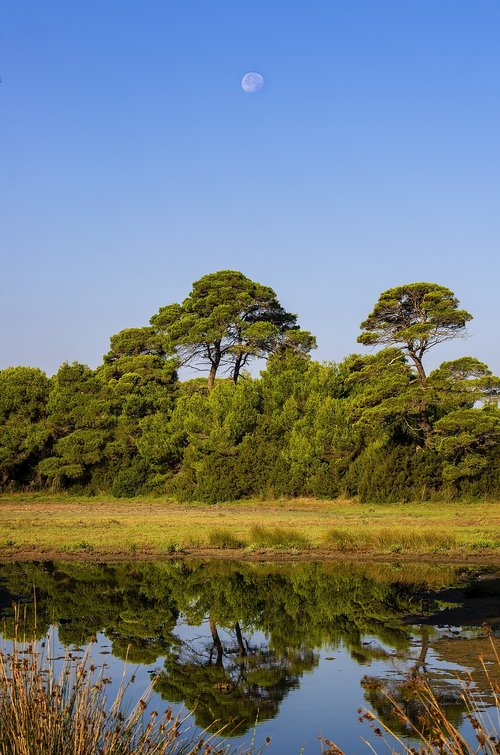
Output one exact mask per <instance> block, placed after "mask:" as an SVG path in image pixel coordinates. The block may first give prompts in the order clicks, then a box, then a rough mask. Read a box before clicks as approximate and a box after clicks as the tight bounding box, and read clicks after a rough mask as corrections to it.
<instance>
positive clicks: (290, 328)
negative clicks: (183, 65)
mask: <svg viewBox="0 0 500 755" xmlns="http://www.w3.org/2000/svg"><path fill="white" fill-rule="evenodd" d="M470 319H471V315H470V314H469V313H468V312H466V311H465V310H462V309H460V308H459V302H458V300H457V298H456V297H455V295H454V294H453V292H451V291H450V290H449V289H447V288H445V287H444V286H440V285H437V284H434V283H412V284H407V285H403V286H399V287H396V288H392V289H390V290H388V291H386V292H384V293H383V294H381V296H380V297H379V299H378V301H377V302H376V304H375V306H374V308H373V310H372V312H371V313H370V314H369V315H368V317H367V318H366V319H365V320H364V322H363V323H361V334H360V336H359V338H358V342H359V343H361V344H364V345H366V346H372V347H381V348H379V350H376V351H374V350H372V351H371V352H370V353H368V354H364V355H361V354H353V355H350V356H348V357H347V358H345V359H344V360H343V361H342V362H340V363H319V362H317V361H314V360H312V359H311V356H310V352H311V351H312V350H313V349H314V347H315V339H314V336H313V335H312V334H311V333H309V332H307V331H304V330H302V329H301V328H300V327H299V326H298V324H297V316H296V315H295V314H292V313H289V312H286V311H285V309H284V308H283V307H282V306H281V304H280V303H279V301H278V299H277V297H276V294H275V292H274V291H273V290H272V289H271V288H269V287H268V286H263V285H261V284H259V283H255V282H254V281H251V280H250V279H248V278H247V277H245V276H244V275H243V274H242V273H240V272H236V271H230V270H223V271H219V272H216V273H211V274H209V275H206V276H204V277H203V278H201V279H200V280H199V281H196V282H195V283H194V284H193V288H192V291H191V292H190V294H189V295H188V297H187V298H186V299H185V300H184V301H183V302H182V303H181V304H171V305H168V306H165V307H162V308H160V310H159V311H158V313H156V314H155V315H153V317H152V318H151V320H150V324H149V325H148V326H147V327H138V328H128V329H125V330H122V331H120V332H119V333H117V334H116V335H114V336H112V338H111V341H110V350H109V352H108V353H107V354H106V355H105V356H104V358H103V362H102V364H101V365H99V366H98V367H97V369H91V368H90V367H88V366H86V365H84V364H80V363H78V362H75V363H73V364H67V363H65V364H63V365H62V366H61V367H60V369H59V370H58V372H57V374H56V375H54V376H53V377H50V378H48V377H47V376H46V375H45V373H44V372H42V371H41V370H39V369H37V368H33V367H10V368H8V369H5V370H2V371H0V487H1V488H2V489H3V490H7V491H15V490H52V491H56V490H69V491H72V492H75V493H82V494H83V493H86V494H99V493H109V492H111V493H112V494H113V495H115V496H117V497H121V496H134V495H139V494H147V493H151V494H168V495H172V496H175V497H176V498H177V499H179V500H185V501H190V500H199V501H207V502H217V501H224V500H236V499H240V498H244V497H250V496H253V497H261V498H275V497H280V496H308V495H313V496H322V497H336V496H339V495H347V496H359V498H360V499H361V500H362V501H373V502H377V501H403V500H414V499H433V498H435V499H436V500H438V499H439V498H442V497H457V496H458V497H460V496H483V497H491V498H495V497H496V498H498V497H499V495H500V454H499V449H500V411H499V408H498V398H499V396H500V379H499V378H497V377H495V376H494V375H492V374H491V371H490V370H489V369H488V367H487V365H485V364H484V363H482V362H481V361H479V360H478V359H475V358H474V357H470V356H465V357H461V358H459V359H455V360H452V361H447V362H443V363H442V364H441V365H440V366H439V367H438V368H437V369H435V370H433V371H431V372H430V373H428V372H427V368H426V357H427V353H428V351H429V350H430V349H431V348H434V347H435V346H439V344H441V343H443V342H444V341H447V340H449V339H451V338H457V337H458V338H459V337H463V335H464V334H465V329H466V325H467V322H468V321H469V320H470ZM258 358H259V359H262V358H264V359H266V360H267V364H266V368H265V369H264V370H263V371H262V372H261V374H260V377H258V378H255V377H251V376H250V374H249V373H248V371H247V369H246V368H247V367H248V365H249V364H250V363H251V361H252V360H254V359H258ZM182 366H189V367H191V368H192V369H194V370H199V371H200V372H204V373H205V377H201V376H200V377H196V378H193V379H190V380H183V381H181V380H179V377H178V370H179V368H180V367H182Z"/></svg>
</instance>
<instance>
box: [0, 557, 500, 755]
mask: <svg viewBox="0 0 500 755" xmlns="http://www.w3.org/2000/svg"><path fill="white" fill-rule="evenodd" d="M16 604H17V605H21V606H22V613H23V615H24V617H25V618H24V621H25V622H26V625H27V627H28V634H29V633H31V634H33V633H35V634H36V636H37V637H39V638H44V637H45V636H46V635H47V633H49V634H51V635H52V642H53V643H54V645H55V648H54V650H53V652H55V653H56V654H57V653H61V652H62V649H61V648H62V646H70V647H71V648H72V649H73V652H75V653H80V654H81V653H83V652H84V649H85V647H86V646H87V645H88V644H89V643H92V644H91V650H90V652H91V655H92V658H93V659H94V660H95V662H96V664H98V665H102V664H107V666H106V674H107V675H108V676H110V677H111V678H112V679H113V684H112V685H110V691H109V696H110V699H111V698H112V697H113V694H114V690H116V688H117V685H118V683H119V681H120V679H121V677H122V673H123V672H124V668H125V672H126V674H128V677H129V678H130V676H132V675H133V678H134V681H133V683H132V684H131V685H130V687H129V691H128V695H129V697H130V700H129V702H130V704H132V703H133V702H135V700H134V699H133V698H134V696H135V698H136V699H139V697H140V695H141V694H142V693H143V691H144V689H145V688H146V687H147V685H148V683H149V681H150V679H151V678H152V677H153V676H157V681H156V684H155V691H154V692H153V696H152V699H151V702H150V706H151V708H154V709H156V710H158V711H160V712H161V711H162V710H164V709H165V708H166V707H169V706H170V707H173V709H174V711H177V710H180V709H182V708H184V709H187V710H190V711H193V713H192V717H191V721H192V723H191V725H192V726H193V725H196V726H198V727H201V728H204V727H207V726H210V725H211V724H212V723H213V721H214V720H215V719H217V720H218V721H219V722H220V723H221V724H227V730H226V731H227V732H228V733H229V734H230V737H231V739H230V741H231V743H232V744H234V745H235V746H240V745H245V744H248V743H249V742H250V741H251V739H252V737H255V741H256V745H259V744H262V743H263V742H264V740H265V738H266V737H267V736H269V737H271V744H270V746H269V748H268V750H267V752H269V753H270V754H271V753H287V754H288V753H289V754H290V755H292V754H293V753H299V752H301V751H302V752H304V753H306V754H307V755H310V754H311V753H319V752H320V751H321V746H320V743H319V742H318V736H320V735H321V736H323V737H326V738H328V739H332V740H333V741H334V742H335V743H336V744H337V745H338V746H339V747H341V748H342V749H343V750H344V751H345V752H346V753H365V752H366V753H367V752H372V751H373V750H370V749H369V746H368V744H367V743H366V742H364V741H363V740H367V741H368V742H371V744H372V746H373V747H374V748H375V751H376V752H377V751H380V752H382V751H385V749H383V748H382V747H381V742H380V740H379V739H377V737H376V735H375V734H374V733H373V732H372V730H371V728H370V726H369V724H368V723H366V722H360V721H359V713H358V712H357V711H358V709H360V708H362V709H365V708H368V709H370V710H372V711H374V712H375V713H376V715H377V716H378V717H379V719H380V720H381V721H382V722H383V723H384V724H386V725H388V726H389V727H390V728H391V729H392V730H393V731H395V732H396V733H397V734H398V736H401V737H402V738H403V740H405V741H410V739H409V733H408V731H407V730H406V728H405V726H404V725H403V724H401V723H400V722H399V721H398V720H397V718H395V717H394V716H393V715H392V712H391V710H390V706H388V704H387V700H386V697H385V696H384V694H383V692H382V689H388V690H389V691H390V693H391V694H392V695H393V697H394V698H396V699H397V700H399V701H401V703H402V704H403V706H405V708H406V709H407V710H408V712H409V715H411V711H412V703H411V701H409V700H408V699H407V694H406V690H407V680H408V678H409V676H411V675H412V674H414V673H415V672H417V671H425V673H426V674H427V676H428V678H429V679H430V680H431V682H432V684H433V686H434V688H435V690H436V691H437V694H438V696H439V698H440V700H441V702H442V704H443V706H444V707H445V708H446V712H447V715H448V717H449V718H450V720H452V721H453V722H454V723H455V724H457V725H459V726H461V727H462V730H463V731H464V733H465V735H466V736H467V737H470V738H471V741H472V740H473V732H472V730H471V728H470V724H469V722H468V721H467V719H466V715H465V713H466V711H465V708H464V704H463V703H462V701H461V698H460V685H459V684H458V681H457V674H458V675H461V676H462V677H464V676H465V674H469V675H470V676H471V677H472V680H473V683H474V686H475V689H476V690H477V691H478V693H481V695H482V705H483V707H485V708H488V707H489V706H490V705H493V700H492V699H491V688H490V685H489V683H488V681H487V678H486V675H485V671H484V667H483V666H482V665H481V661H480V660H479V658H480V656H482V657H484V660H485V663H486V667H487V668H488V669H489V670H490V673H492V674H493V675H494V674H496V675H497V677H498V672H499V670H498V668H497V667H496V666H495V664H494V663H493V650H492V646H491V642H490V640H489V639H488V636H487V634H488V632H487V630H486V629H485V627H484V626H483V624H484V623H486V624H487V625H489V626H490V627H491V629H492V630H493V637H494V638H495V635H500V631H499V630H500V568H495V567H491V566H490V567H484V568H481V567H479V566H457V565H431V564H429V565H428V564H421V563H416V564H415V563H413V564H400V563H397V564H381V563H373V564H370V563H366V564H364V563H326V564H324V563H323V564H322V563H294V564H284V563H280V564H249V563H244V564H243V563H236V562H227V561H208V562H201V561H187V560H176V561H166V562H148V563H139V562H133V563H115V564H99V565H96V564H83V563H76V562H44V563H10V564H0V614H1V615H2V624H1V626H2V633H3V637H4V641H5V642H8V641H9V639H10V638H11V637H12V636H13V634H14V605H16ZM493 641H494V643H496V645H497V646H498V645H500V640H498V639H494V640H493ZM377 748H380V749H377Z"/></svg>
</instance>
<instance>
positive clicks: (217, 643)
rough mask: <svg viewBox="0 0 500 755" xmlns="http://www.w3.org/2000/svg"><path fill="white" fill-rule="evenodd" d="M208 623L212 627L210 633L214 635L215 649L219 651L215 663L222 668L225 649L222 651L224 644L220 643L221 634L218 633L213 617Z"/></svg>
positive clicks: (210, 617)
mask: <svg viewBox="0 0 500 755" xmlns="http://www.w3.org/2000/svg"><path fill="white" fill-rule="evenodd" d="M208 623H209V625H210V632H211V635H212V640H213V641H214V646H215V649H216V650H217V659H216V661H215V665H216V666H222V655H223V649H222V642H221V641H220V637H219V632H218V631H217V625H216V623H215V621H214V620H213V618H212V615H210V616H209V617H208Z"/></svg>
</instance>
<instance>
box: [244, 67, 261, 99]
mask: <svg viewBox="0 0 500 755" xmlns="http://www.w3.org/2000/svg"><path fill="white" fill-rule="evenodd" d="M263 86H264V77H263V76H261V74H260V73H257V72H256V71H249V72H248V73H246V74H245V75H244V76H243V78H242V80H241V88H242V89H243V91H244V92H246V93H247V94H252V93H253V92H258V91H259V89H262V87H263Z"/></svg>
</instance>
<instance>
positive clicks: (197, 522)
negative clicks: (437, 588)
mask: <svg viewBox="0 0 500 755" xmlns="http://www.w3.org/2000/svg"><path fill="white" fill-rule="evenodd" d="M228 549H231V550H233V549H235V550H237V551H239V552H240V553H241V554H245V555H251V554H252V553H255V554H256V553H258V552H261V551H266V552H270V553H271V557H272V553H273V552H275V553H276V554H278V553H279V552H282V553H285V552H292V553H294V554H297V553H299V554H300V553H304V554H305V555H307V556H310V555H313V554H314V553H324V554H327V553H329V554H336V553H338V554H347V553H350V554H359V555H360V556H361V555H363V554H380V555H383V554H386V555H397V554H402V555H404V556H409V557H411V556H415V557H422V556H432V557H436V556H439V557H440V558H445V557H451V556H453V557H456V556H462V555H463V556H466V557H471V556H473V555H476V556H479V555H483V554H488V555H489V556H490V557H492V558H495V557H496V556H498V560H499V561H500V502H494V503H491V502H489V503H488V502H471V503H462V502H461V503H444V504H443V503H432V504H431V503H414V504H401V505H395V504H392V505H366V504H359V503H356V502H352V501H347V500H337V501H318V500H314V499H294V500H283V501H272V502H261V501H258V502H257V501H240V502H238V503H224V504H217V505H201V504H180V503H176V502H173V501H168V500H161V499H148V498H145V499H142V500H139V499H130V500H124V499H121V500H117V499H112V498H74V497H69V496H52V497H50V498H48V497H43V496H38V495H33V496H27V495H12V496H5V495H4V496H1V497H0V558H4V559H5V558H13V557H16V558H21V557H24V556H26V557H29V556H30V555H32V556H33V557H34V556H38V555H41V556H43V555H46V556H47V557H62V556H64V555H65V554H75V555H77V554H81V555H82V557H83V556H89V555H90V554H93V555H94V556H99V555H102V556H106V555H108V556H112V555H115V556H116V555H121V556H123V557H127V556H128V557H140V556H141V555H148V556H152V555H153V556H154V555H157V556H163V555H168V554H175V553H180V552H181V551H188V552H207V551H220V552H226V551H227V550H228Z"/></svg>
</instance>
